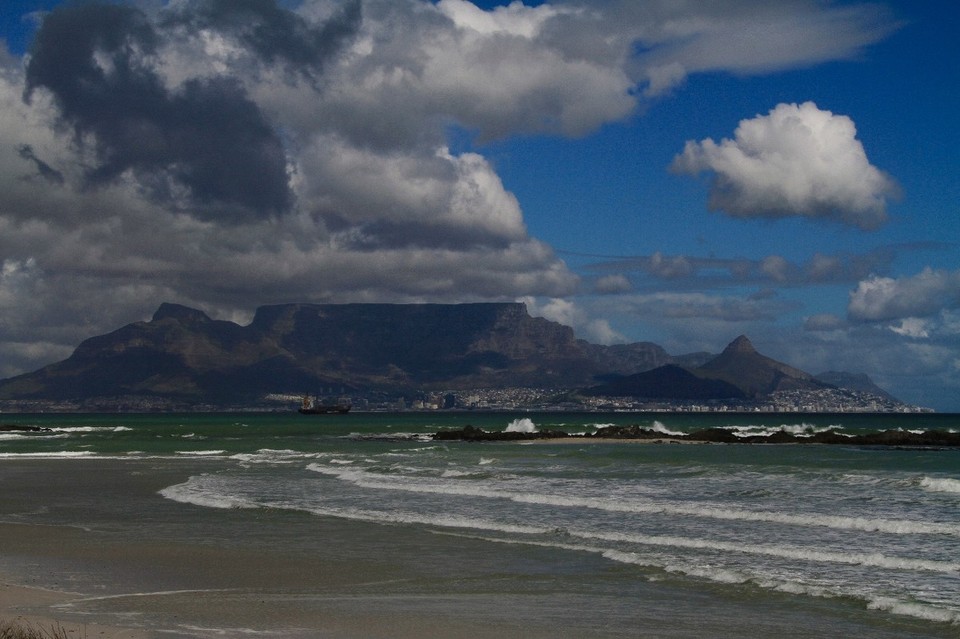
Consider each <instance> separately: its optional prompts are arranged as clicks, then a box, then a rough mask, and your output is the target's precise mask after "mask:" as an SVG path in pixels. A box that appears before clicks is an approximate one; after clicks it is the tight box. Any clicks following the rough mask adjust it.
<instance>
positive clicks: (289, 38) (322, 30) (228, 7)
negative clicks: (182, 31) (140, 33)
mask: <svg viewBox="0 0 960 639" xmlns="http://www.w3.org/2000/svg"><path fill="white" fill-rule="evenodd" d="M361 20H362V11H361V3H360V0H352V1H350V2H347V3H345V4H344V6H343V7H341V8H340V10H339V11H338V12H337V13H336V14H335V15H333V16H332V17H331V18H330V19H329V20H328V21H327V22H325V23H324V24H322V25H313V24H311V23H309V22H308V21H306V20H305V19H303V18H302V17H300V16H299V15H297V14H296V13H293V12H291V11H287V10H285V9H283V8H281V7H279V6H277V3H276V2H275V0H200V1H199V2H197V3H194V4H191V5H187V7H185V8H183V9H181V10H180V11H177V12H175V13H174V14H172V15H171V16H170V17H168V18H167V21H166V24H168V25H184V26H187V27H188V28H190V29H191V30H200V29H213V30H217V31H221V32H224V33H228V34H230V35H232V36H234V37H235V38H237V39H238V40H239V41H240V42H241V43H242V44H243V45H245V47H247V48H249V49H250V50H252V51H254V52H255V53H256V54H257V55H258V56H259V57H260V58H261V59H262V60H264V61H265V62H268V63H270V64H273V63H276V62H284V63H286V64H287V65H289V67H290V68H291V69H292V70H296V71H299V72H301V73H303V74H306V75H312V74H313V73H314V72H315V71H316V70H318V69H319V68H321V67H322V65H323V63H324V62H325V61H326V60H327V59H328V58H329V57H330V56H332V55H333V54H335V53H336V52H337V51H338V50H340V48H341V47H342V46H343V44H344V43H345V42H347V41H348V40H349V39H350V38H352V37H353V36H354V35H355V34H356V32H357V29H358V28H359V27H360V22H361Z"/></svg>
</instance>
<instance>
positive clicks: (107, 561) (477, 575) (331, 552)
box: [0, 460, 602, 639]
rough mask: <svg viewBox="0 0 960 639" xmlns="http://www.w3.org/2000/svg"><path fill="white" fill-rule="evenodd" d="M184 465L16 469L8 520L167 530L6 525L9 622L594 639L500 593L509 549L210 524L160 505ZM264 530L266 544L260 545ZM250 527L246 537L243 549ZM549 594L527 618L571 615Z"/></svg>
mask: <svg viewBox="0 0 960 639" xmlns="http://www.w3.org/2000/svg"><path fill="white" fill-rule="evenodd" d="M176 466H177V465H176V464H174V468H173V469H172V470H171V468H170V467H169V466H168V467H165V468H164V469H162V470H159V471H158V470H157V469H155V468H151V469H149V470H151V471H153V472H145V471H146V470H148V469H147V468H145V467H144V465H143V464H140V463H131V462H126V461H107V460H95V461H76V462H67V463H66V464H64V463H63V462H59V464H58V468H59V470H58V471H57V472H51V469H52V468H53V467H54V466H53V462H49V463H48V462H38V461H31V462H9V461H8V462H5V463H4V465H3V467H2V471H3V480H4V490H5V494H4V498H3V499H2V500H0V511H2V512H0V515H6V517H7V518H8V519H9V518H10V517H11V515H12V516H13V517H16V516H18V513H19V512H29V511H36V510H37V509H38V508H39V509H42V510H49V511H52V512H54V511H59V510H69V509H76V510H83V509H85V505H84V501H85V500H87V499H90V500H93V499H94V495H96V496H98V497H97V499H96V501H97V502H98V503H99V504H107V505H110V506H109V507H110V508H115V509H117V510H118V511H119V515H118V516H119V517H122V518H126V517H129V519H130V520H131V521H132V520H135V519H139V521H140V522H141V523H142V522H144V521H146V522H152V524H153V525H151V526H148V527H147V528H143V527H142V526H140V530H146V531H148V532H146V533H145V534H144V533H141V534H140V535H139V536H136V537H130V536H129V535H127V534H124V530H123V529H124V528H125V527H126V524H125V523H124V522H123V521H120V520H104V522H103V523H102V524H97V523H94V525H86V524H85V525H84V526H77V525H36V524H30V523H23V524H21V523H10V522H9V521H7V522H6V523H0V549H2V551H0V584H3V586H2V589H0V619H2V620H4V621H8V622H10V621H17V620H19V619H23V620H25V621H27V622H29V623H30V624H33V625H34V626H39V627H49V626H50V624H53V623H59V624H61V625H62V626H63V628H64V629H67V630H68V632H71V633H77V634H70V636H77V637H81V638H82V637H84V636H86V637H89V638H91V639H92V638H99V637H103V638H105V639H107V638H117V639H119V638H124V639H146V638H153V637H160V636H162V637H222V636H240V635H243V634H250V633H255V634H258V635H259V636H267V637H316V636H323V637H333V638H343V639H359V638H371V637H384V638H386V637H394V638H400V639H403V638H405V637H410V638H411V639H413V638H420V639H422V638H423V637H450V638H456V637H464V638H466V637H477V638H481V639H482V638H486V637H489V638H491V639H493V638H500V637H504V636H520V635H522V636H525V637H531V638H534V639H536V638H538V637H543V638H544V639H546V638H547V637H557V636H560V637H563V636H567V637H576V636H579V634H580V630H577V629H576V628H573V629H571V630H570V631H569V632H565V631H564V630H563V629H562V628H560V629H558V628H557V627H556V626H554V627H543V628H536V627H531V626H530V625H529V624H528V622H527V621H526V620H525V619H524V612H523V608H522V607H517V606H515V605H512V604H514V603H515V602H514V601H511V599H510V597H509V595H501V593H500V592H498V589H499V586H498V581H499V580H500V579H501V578H502V575H503V574H504V572H505V571H507V570H509V569H511V568H510V567H511V565H515V564H517V560H516V559H515V558H512V552H513V549H512V548H511V547H509V546H507V547H505V548H502V549H500V552H499V555H500V556H498V557H491V556H490V554H489V546H488V545H487V544H485V543H484V542H482V541H479V540H471V539H469V538H462V539H453V540H450V541H446V540H445V539H444V538H443V537H441V538H440V540H439V542H438V541H437V539H436V537H434V536H428V537H424V536H423V535H419V534H416V533H414V532H412V531H411V530H409V529H407V528H404V527H397V528H393V529H391V530H390V544H391V553H390V554H389V555H385V554H384V553H382V552H376V551H375V550H374V549H375V548H376V547H377V546H376V544H378V543H379V541H378V539H379V538H380V537H382V534H383V529H382V528H381V527H373V528H371V527H368V526H362V525H357V524H355V523H352V522H344V521H338V520H331V519H325V518H321V519H318V518H315V517H304V516H299V515H294V516H290V515H286V514H283V513H278V514H270V513H267V514H263V513H257V512H253V511H248V510H244V509H235V510H228V511H224V512H223V517H222V518H219V519H218V521H220V523H218V524H216V525H215V526H213V527H211V526H210V522H209V518H205V517H204V516H205V515H207V514H208V513H207V512H206V511H205V510H204V509H200V508H196V507H192V506H186V507H185V506H183V505H182V504H177V503H174V502H171V501H169V500H166V499H163V498H162V497H161V496H159V495H158V494H157V492H156V491H157V490H159V489H160V488H162V487H164V486H167V485H170V484H173V483H176V482H177V481H180V480H182V479H183V477H184V475H183V473H184V472H189V466H190V464H189V462H187V463H185V464H184V465H183V468H181V469H177V468H176ZM65 469H66V470H68V471H69V472H64V470H65ZM40 504H43V505H42V506H40ZM111 504H112V505H111ZM124 513H129V514H124ZM215 514H216V513H215ZM111 516H113V515H111ZM87 519H92V518H91V517H87ZM278 525H282V526H284V527H285V528H287V530H288V537H287V539H288V542H287V543H285V544H284V545H283V547H275V546H273V545H272V539H271V537H270V530H271V527H272V526H278ZM258 527H262V529H263V534H262V535H261V536H260V537H257V536H256V534H255V533H253V534H251V531H256V530H257V528H258ZM292 529H300V530H301V532H300V533H294V534H293V535H292V536H293V537H294V538H296V537H301V538H303V539H309V540H310V543H311V544H313V545H311V548H315V541H316V539H318V538H319V539H324V540H325V542H326V543H325V544H323V545H322V546H321V547H320V551H319V552H317V551H316V550H312V551H311V552H309V553H304V552H301V549H300V548H298V547H297V545H296V544H291V543H289V539H290V536H289V533H290V531H291V530H292ZM241 530H242V531H243V533H242V534H243V535H245V536H246V537H245V539H244V541H243V542H242V543H239V542H236V541H235V539H236V537H237V536H238V535H239V534H241V533H240V532H239V531H241ZM235 531H236V532H235ZM368 535H369V536H370V539H369V540H368V539H367V536H368ZM438 544H445V545H447V546H450V547H451V548H453V549H454V552H456V553H459V555H460V556H461V558H462V563H461V565H460V566H459V569H458V572H457V573H456V574H446V573H445V572H444V573H440V572H438V570H445V569H442V568H440V567H438V566H436V565H434V562H432V561H431V560H430V559H429V557H430V553H431V552H434V551H436V547H437V545H438ZM583 559H584V560H585V561H587V562H588V563H590V564H591V565H592V564H596V563H602V560H599V559H597V558H594V557H589V556H587V557H584V558H583ZM544 569H545V568H544ZM544 569H537V570H544ZM544 588H545V591H544V592H543V593H539V592H536V591H535V592H533V593H532V596H530V597H528V598H527V599H526V600H525V601H524V605H525V606H531V605H532V606H536V607H544V608H547V609H551V608H552V607H554V606H557V605H558V603H557V602H556V601H555V600H556V599H557V595H555V594H554V593H553V587H552V586H551V585H550V584H546V585H545V586H544ZM559 605H560V606H561V608H562V607H563V604H559ZM581 630H582V629H581ZM84 633H86V634H85V635H84Z"/></svg>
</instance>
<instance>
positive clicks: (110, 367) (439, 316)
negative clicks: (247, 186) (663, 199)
mask: <svg viewBox="0 0 960 639" xmlns="http://www.w3.org/2000/svg"><path fill="white" fill-rule="evenodd" d="M670 361H671V358H670V355H668V354H667V353H666V351H664V350H663V349H662V348H661V347H659V346H657V345H656V344H650V343H637V344H628V345H619V346H609V347H608V346H599V345H596V344H589V343H587V342H585V341H583V340H578V339H576V338H575V337H574V334H573V330H572V329H570V328H569V327H566V326H563V325H561V324H558V323H556V322H551V321H549V320H546V319H543V318H535V317H531V316H530V315H529V314H527V311H526V307H525V306H524V305H523V304H513V303H506V304H501V303H489V304H455V305H454V304H449V305H448V304H285V305H278V306H266V307H262V308H260V309H258V310H257V312H256V315H255V317H254V319H253V321H252V322H251V323H250V324H249V325H248V326H239V325H237V324H234V323H232V322H225V321H218V320H213V319H211V318H209V317H208V316H207V315H206V314H204V313H203V312H201V311H198V310H195V309H191V308H187V307H184V306H180V305H176V304H163V305H161V306H160V308H159V309H158V310H157V312H156V313H155V314H154V316H153V318H152V319H151V320H150V321H149V322H136V323H133V324H129V325H127V326H124V327H123V328H121V329H119V330H117V331H114V332H112V333H109V334H107V335H102V336H99V337H93V338H91V339H88V340H86V341H84V342H83V343H82V344H80V346H79V347H78V348H77V349H76V351H75V352H74V353H73V355H71V356H70V357H69V358H68V359H66V360H64V361H62V362H59V363H56V364H52V365H50V366H47V367H45V368H43V369H41V370H39V371H36V372H34V373H29V374H25V375H20V376H18V377H14V378H11V379H8V380H4V381H2V382H0V399H73V398H89V397H116V396H153V397H169V398H175V399H178V400H182V401H203V402H214V403H217V402H227V403H229V402H237V401H250V400H251V399H252V398H256V397H259V396H263V395H265V394H267V393H283V392H286V393H290V392H301V393H307V392H316V389H317V388H320V387H336V388H341V389H343V390H344V391H346V392H350V391H354V390H358V389H371V388H372V389H377V388H382V389H391V390H395V389H409V388H420V389H449V388H471V387H494V388H496V387H509V386H539V387H550V386H562V387H574V386H578V385H588V384H591V383H595V382H596V376H597V375H601V374H608V373H615V374H628V373H633V372H636V371H638V370H646V369H649V368H653V367H656V366H660V365H662V364H665V363H667V362H670Z"/></svg>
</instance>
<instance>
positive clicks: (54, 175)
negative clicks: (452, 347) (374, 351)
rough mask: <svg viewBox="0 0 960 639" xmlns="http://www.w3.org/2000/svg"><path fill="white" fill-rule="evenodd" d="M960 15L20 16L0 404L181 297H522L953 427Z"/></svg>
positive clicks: (125, 10) (397, 7)
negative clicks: (834, 376) (86, 343)
mask: <svg viewBox="0 0 960 639" xmlns="http://www.w3.org/2000/svg"><path fill="white" fill-rule="evenodd" d="M958 17H960V9H958V8H957V7H956V6H955V4H954V3H952V2H946V1H944V2H935V1H930V2H912V1H906V0H890V1H886V2H883V1H881V2H861V1H849V2H840V1H830V0H782V1H780V2H769V1H768V0H715V1H710V0H704V1H702V2H685V1H682V0H649V1H647V0H569V1H568V0H558V1H555V2H529V3H526V4H524V3H521V2H519V1H518V2H513V3H502V2H484V3H476V4H472V3H470V2H467V1H466V0H439V1H438V2H429V1H426V0H302V1H299V0H130V1H126V2H119V1H118V2H106V1H96V2H57V1H55V0H35V1H30V0H5V1H4V2H3V4H2V5H0V378H2V377H8V376H12V375H16V374H20V373H23V372H28V371H32V370H36V369H38V368H40V367H42V366H45V365H47V364H49V363H52V362H55V361H59V360H62V359H64V358H66V357H68V356H69V355H70V354H71V353H72V351H73V349H74V348H75V347H76V346H77V345H78V344H79V343H80V342H81V341H82V340H84V339H86V338H89V337H92V336H95V335H101V334H104V333H108V332H110V331H112V330H115V329H117V328H119V327H121V326H123V325H125V324H128V323H130V322H135V321H141V320H147V319H149V318H150V316H151V315H152V314H153V312H154V311H155V310H156V309H157V307H158V306H159V305H160V304H161V303H162V302H175V303H180V304H184V305H187V306H191V307H194V308H199V309H202V310H204V311H205V312H207V313H208V314H209V315H210V316H211V317H214V318H217V319H225V320H231V321H236V322H238V323H241V324H246V323H247V322H249V321H250V319H251V318H252V315H253V313H254V312H255V310H256V308H257V307H259V306H262V305H267V304H280V303H290V302H315V303H343V302H392V303H413V302H434V303H458V302H478V301H523V302H525V303H526V304H527V308H528V310H529V311H530V313H531V314H533V315H536V316H542V317H546V318H548V319H551V320H555V321H558V322H561V323H563V324H566V325H568V326H571V327H572V328H573V329H574V331H575V332H576V334H577V336H578V337H581V338H583V339H586V340H588V341H591V342H594V343H602V344H613V343H624V342H635V341H651V342H655V343H658V344H660V345H662V346H663V347H664V348H666V349H667V351H668V352H670V353H673V354H677V355H679V354H683V353H689V352H695V351H708V352H719V351H721V350H722V349H723V348H724V346H725V345H726V344H727V343H729V342H730V341H732V340H733V339H734V338H736V337H737V336H738V335H741V334H745V335H747V336H748V337H749V338H750V339H751V341H752V342H753V344H754V346H755V347H756V348H757V349H758V350H759V351H760V352H762V353H764V354H765V355H768V356H770V357H773V358H775V359H778V360H780V361H784V362H787V363H789V364H791V365H792V366H795V367H798V368H801V369H803V370H806V371H808V372H810V373H814V374H816V373H820V372H824V371H837V370H839V371H848V372H853V373H866V374H868V375H869V376H870V377H871V378H872V379H873V380H874V381H875V382H876V383H878V384H879V385H880V386H882V387H883V388H884V389H886V390H888V391H889V392H891V393H893V394H894V395H895V396H897V397H898V398H900V399H902V400H903V401H906V402H910V403H914V404H918V405H922V406H927V407H931V408H934V409H936V410H939V411H960V246H958V241H960V215H958V214H960V211H958V208H960V205H958V202H960V151H958V142H960V111H958V110H957V107H956V105H957V104H958V103H960V99H958V98H960V83H958V82H957V79H958V78H960V38H957V37H956V35H957V34H956V31H955V30H956V24H957V19H958Z"/></svg>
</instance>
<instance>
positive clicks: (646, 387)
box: [584, 335, 833, 400]
mask: <svg viewBox="0 0 960 639" xmlns="http://www.w3.org/2000/svg"><path fill="white" fill-rule="evenodd" d="M832 387H833V386H832V385H830V384H827V383H824V382H821V381H818V380H817V379H815V378H814V377H813V376H812V375H810V374H809V373H805V372H803V371H801V370H799V369H796V368H793V367H792V366H788V365H787V364H784V363H782V362H778V361H776V360H774V359H771V358H769V357H767V356H765V355H761V354H760V353H758V352H757V351H756V349H755V348H754V347H753V344H751V343H750V340H749V339H747V337H746V336H745V335H741V336H740V337H738V338H736V339H735V340H733V341H732V342H730V344H729V345H728V346H727V347H726V348H725V349H724V350H723V352H722V353H720V354H719V355H717V356H715V357H713V358H711V359H709V360H707V361H706V362H704V363H703V364H702V365H700V366H698V367H695V368H686V367H682V366H677V365H674V364H671V365H667V366H661V367H659V368H656V369H653V370H650V371H646V372H642V373H637V374H634V375H629V376H626V377H623V378H621V379H617V380H614V381H612V382H609V383H607V384H602V385H599V386H594V387H592V388H590V389H588V390H586V391H584V394H586V395H589V396H594V397H625V396H630V397H644V398H656V399H661V398H663V399H685V400H710V399H717V400H720V399H755V398H759V397H763V396H766V395H769V394H770V393H774V392H776V391H783V390H818V389H824V388H832Z"/></svg>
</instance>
